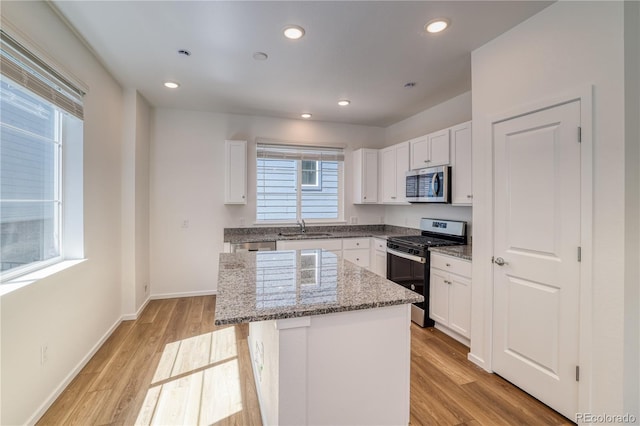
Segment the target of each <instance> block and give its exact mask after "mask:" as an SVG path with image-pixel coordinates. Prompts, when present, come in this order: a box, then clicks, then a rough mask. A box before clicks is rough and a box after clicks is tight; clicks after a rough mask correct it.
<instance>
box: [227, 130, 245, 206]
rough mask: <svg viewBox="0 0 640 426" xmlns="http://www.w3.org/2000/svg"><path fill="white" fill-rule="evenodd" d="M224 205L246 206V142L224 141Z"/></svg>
mask: <svg viewBox="0 0 640 426" xmlns="http://www.w3.org/2000/svg"><path fill="white" fill-rule="evenodd" d="M225 164H226V170H225V174H224V180H225V184H224V203H225V204H247V141H225Z"/></svg>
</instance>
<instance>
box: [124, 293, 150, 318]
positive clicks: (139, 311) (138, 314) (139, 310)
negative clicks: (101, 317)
mask: <svg viewBox="0 0 640 426" xmlns="http://www.w3.org/2000/svg"><path fill="white" fill-rule="evenodd" d="M150 300H151V296H148V297H147V299H146V300H145V301H144V302H142V305H141V306H140V308H139V309H138V310H137V311H136V313H135V314H124V315H122V321H135V320H137V319H138V318H140V314H141V313H142V311H144V308H146V307H147V305H148V304H149V301H150Z"/></svg>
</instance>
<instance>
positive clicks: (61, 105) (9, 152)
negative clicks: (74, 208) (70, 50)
mask: <svg viewBox="0 0 640 426" xmlns="http://www.w3.org/2000/svg"><path fill="white" fill-rule="evenodd" d="M0 35H1V38H0V41H1V51H0V54H1V56H0V65H1V67H0V110H1V114H0V261H1V262H0V277H1V278H2V281H6V280H7V279H9V278H12V277H14V276H17V275H20V274H22V273H26V272H30V271H32V270H35V269H38V268H40V267H44V266H47V265H50V264H52V263H55V262H57V261H60V260H62V259H63V257H64V238H63V235H64V232H63V224H64V218H63V214H64V211H65V209H64V205H63V202H64V200H63V194H64V190H63V189H64V187H63V180H64V179H65V177H66V176H65V173H64V162H63V149H64V145H65V144H64V142H65V138H66V137H68V136H69V135H71V134H73V135H75V137H78V136H79V135H78V132H77V129H78V128H79V126H78V122H80V123H81V121H82V93H81V92H80V91H79V90H78V89H76V88H74V87H73V86H71V85H70V84H68V83H67V82H66V81H64V80H63V79H62V78H61V77H60V76H59V75H56V73H55V71H53V70H52V69H50V68H49V67H48V65H46V64H45V63H43V62H42V61H40V60H39V59H38V58H37V57H36V56H35V55H33V54H32V53H31V52H29V51H27V50H26V49H25V48H24V47H22V46H21V45H20V44H19V43H17V42H16V41H15V40H14V39H12V38H11V37H10V36H8V35H7V34H6V33H4V32H1V33H0ZM80 128H81V124H80ZM70 129H73V130H72V131H70ZM80 137H81V136H80Z"/></svg>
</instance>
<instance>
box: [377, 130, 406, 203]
mask: <svg viewBox="0 0 640 426" xmlns="http://www.w3.org/2000/svg"><path fill="white" fill-rule="evenodd" d="M408 170H409V142H402V143H399V144H396V145H393V146H390V147H387V148H384V149H381V150H380V197H381V201H382V203H385V204H408V203H407V197H406V191H405V187H406V172H407V171H408Z"/></svg>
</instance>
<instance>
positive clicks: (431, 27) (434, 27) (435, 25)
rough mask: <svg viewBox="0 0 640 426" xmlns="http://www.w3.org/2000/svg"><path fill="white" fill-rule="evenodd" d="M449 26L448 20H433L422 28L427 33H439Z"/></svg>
mask: <svg viewBox="0 0 640 426" xmlns="http://www.w3.org/2000/svg"><path fill="white" fill-rule="evenodd" d="M448 26H449V20H448V19H442V18H439V19H434V20H433V21H429V22H427V24H426V25H425V26H424V29H425V30H427V32H429V33H432V34H433V33H439V32H440V31H444V30H445V29H446V28H447V27H448Z"/></svg>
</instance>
